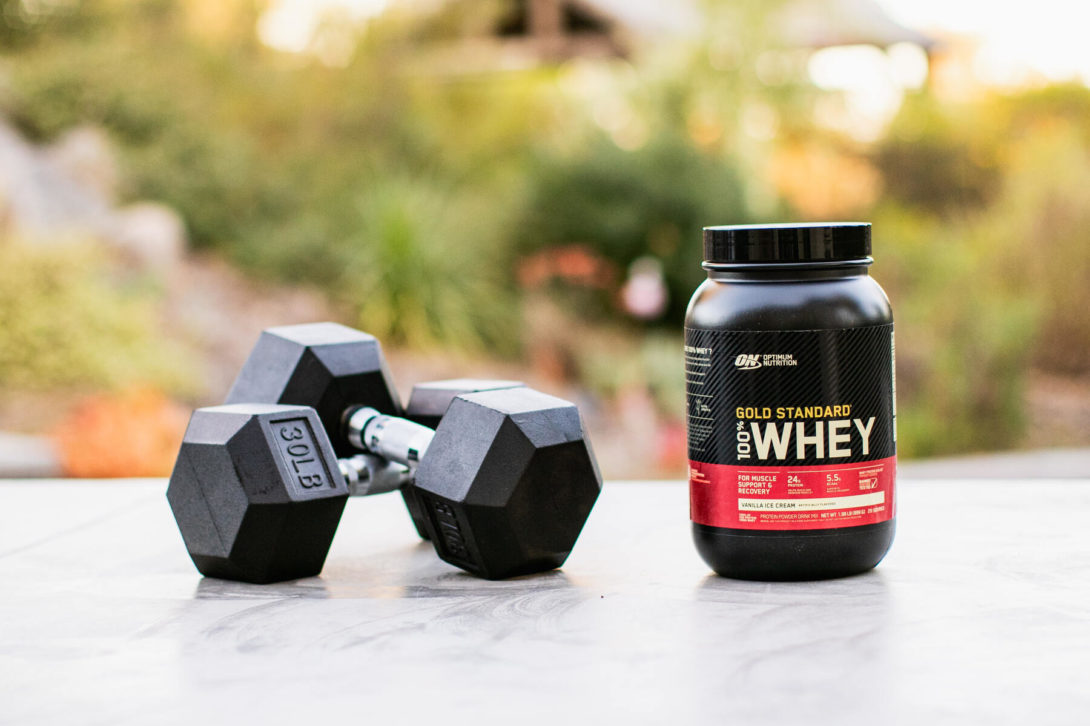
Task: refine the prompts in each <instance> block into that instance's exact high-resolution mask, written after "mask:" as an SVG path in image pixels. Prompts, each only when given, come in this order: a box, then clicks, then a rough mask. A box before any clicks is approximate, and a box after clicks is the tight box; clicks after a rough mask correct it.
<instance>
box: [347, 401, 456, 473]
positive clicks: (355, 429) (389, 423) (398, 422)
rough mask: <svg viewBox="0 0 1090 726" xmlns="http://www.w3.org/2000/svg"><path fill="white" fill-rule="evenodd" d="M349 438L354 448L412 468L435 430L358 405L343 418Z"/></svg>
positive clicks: (422, 453) (418, 462) (416, 463)
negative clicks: (358, 406)
mask: <svg viewBox="0 0 1090 726" xmlns="http://www.w3.org/2000/svg"><path fill="white" fill-rule="evenodd" d="M345 427H346V429H347V431H346V432H345V433H346V436H347V438H348V442H349V443H350V444H352V446H354V447H356V448H357V449H362V450H363V451H366V452H369V453H371V454H374V455H376V456H380V457H382V458H383V459H385V460H387V461H389V462H396V463H398V464H401V465H402V466H405V467H408V468H409V470H410V472H411V471H415V470H416V467H417V466H418V465H419V464H420V460H421V459H423V458H424V453H425V452H426V451H427V450H428V445H429V444H431V440H432V438H433V437H434V436H435V432H434V431H433V430H431V429H429V428H428V427H427V426H421V425H420V424H418V423H413V422H412V421H409V420H408V419H404V418H398V417H396V416H387V415H386V414H382V413H379V412H378V411H376V410H375V409H373V408H367V407H363V408H357V409H356V410H355V411H353V412H352V413H351V414H349V416H348V419H347V421H346V422H345Z"/></svg>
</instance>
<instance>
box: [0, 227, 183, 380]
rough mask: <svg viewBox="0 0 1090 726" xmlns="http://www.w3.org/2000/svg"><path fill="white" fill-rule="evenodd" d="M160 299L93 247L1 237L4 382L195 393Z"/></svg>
mask: <svg viewBox="0 0 1090 726" xmlns="http://www.w3.org/2000/svg"><path fill="white" fill-rule="evenodd" d="M155 302H156V296H155V294H154V291H152V290H151V289H149V288H148V287H146V286H142V285H139V284H134V283H133V282H131V281H126V279H125V277H124V276H123V275H121V274H119V273H118V270H117V269H116V268H115V267H114V266H113V265H112V264H110V262H109V261H108V260H107V259H105V258H104V257H103V256H102V254H101V252H100V251H99V250H98V249H97V248H96V247H93V246H91V245H88V244H80V243H67V244H65V243H55V244H49V245H41V244H37V245H33V246H31V245H28V244H25V243H19V242H16V241H14V240H8V239H0V384H2V385H3V386H4V387H7V388H12V389H24V390H49V389H83V390H91V389H101V388H116V389H121V388H129V387H132V386H134V385H139V384H147V385H154V386H156V387H158V388H160V389H162V390H166V391H171V392H175V393H185V392H189V391H191V390H192V385H191V384H192V381H191V380H190V378H189V376H188V374H187V373H186V372H185V371H187V370H190V369H191V366H187V365H186V363H187V357H186V355H185V354H184V352H182V351H180V350H178V348H177V346H175V345H173V344H171V343H170V342H168V341H166V340H164V336H162V334H161V331H159V330H158V329H157V319H158V318H157V315H156V308H155Z"/></svg>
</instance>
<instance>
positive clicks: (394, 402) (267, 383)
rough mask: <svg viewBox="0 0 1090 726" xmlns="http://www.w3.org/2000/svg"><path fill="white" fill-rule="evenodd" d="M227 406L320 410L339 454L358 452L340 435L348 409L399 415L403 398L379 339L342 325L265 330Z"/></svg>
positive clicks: (234, 387)
mask: <svg viewBox="0 0 1090 726" xmlns="http://www.w3.org/2000/svg"><path fill="white" fill-rule="evenodd" d="M225 403H229V404H230V403H281V404H291V405H298V406H310V407H311V408H313V409H315V410H316V411H317V412H318V417H319V418H320V419H321V421H322V425H323V426H324V427H325V430H326V431H327V432H328V433H329V435H330V440H331V441H332V443H333V450H334V451H335V452H336V453H337V455H338V456H351V455H352V454H353V453H354V450H353V448H352V447H351V446H350V445H349V444H348V442H347V441H344V439H343V437H341V436H339V435H338V433H339V432H340V430H341V426H342V421H341V417H342V416H343V414H344V412H345V409H346V408H347V407H348V406H351V405H354V404H358V405H366V406H372V407H374V408H376V409H378V410H379V411H382V412H383V413H388V414H392V415H394V416H399V415H401V399H400V398H399V396H398V394H397V389H396V388H394V384H393V380H392V378H391V376H390V373H389V370H388V368H387V366H386V360H385V358H384V357H383V355H382V346H381V345H380V344H379V342H378V340H377V339H376V338H374V337H373V336H371V335H368V334H367V333H363V332H360V331H359V330H354V329H352V328H349V327H346V326H344V325H340V324H338V323H308V324H304V325H285V326H281V327H278V328H269V329H267V330H265V331H264V332H263V333H261V337H260V338H258V340H257V344H256V345H254V348H253V350H252V351H250V357H249V358H247V359H246V363H245V364H243V366H242V370H241V371H239V374H238V377H237V378H236V379H235V382H234V385H232V386H231V390H230V391H229V392H228V393H227V400H226V401H225Z"/></svg>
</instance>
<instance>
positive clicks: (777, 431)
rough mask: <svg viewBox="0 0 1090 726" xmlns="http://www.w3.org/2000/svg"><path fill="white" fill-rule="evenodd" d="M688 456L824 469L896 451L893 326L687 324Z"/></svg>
mask: <svg viewBox="0 0 1090 726" xmlns="http://www.w3.org/2000/svg"><path fill="white" fill-rule="evenodd" d="M685 374H686V375H685V378H686V393H687V414H688V428H689V458H690V459H691V460H693V461H699V462H706V463H709V464H729V465H747V464H748V465H754V466H761V465H777V466H778V465H793V466H804V465H819V464H820V465H824V464H847V463H852V462H863V461H872V460H875V459H883V458H886V457H890V456H894V455H895V454H896V437H895V434H894V424H895V420H894V415H895V413H894V401H893V325H892V324H889V325H876V326H871V327H866V328H849V329H846V330H790V331H770V332H724V331H714V330H697V329H692V328H686V330H685Z"/></svg>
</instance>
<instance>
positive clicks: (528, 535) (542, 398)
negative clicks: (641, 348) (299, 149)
mask: <svg viewBox="0 0 1090 726" xmlns="http://www.w3.org/2000/svg"><path fill="white" fill-rule="evenodd" d="M322 327H325V328H326V330H325V331H324V332H323V331H321V330H314V329H315V328H322ZM332 328H334V329H339V330H331V329H330V326H329V325H328V324H323V325H319V326H293V329H284V328H282V329H278V331H279V332H281V333H282V332H283V331H288V333H289V337H295V338H297V339H307V338H309V340H310V342H309V343H306V344H305V345H304V346H303V348H304V351H303V352H302V353H301V354H298V355H296V354H295V353H287V354H286V353H284V351H283V350H282V351H281V355H282V357H286V358H291V357H293V356H294V357H295V358H296V359H297V360H298V361H303V360H306V359H312V358H313V357H314V355H313V354H314V349H315V348H321V347H323V346H326V345H333V346H334V347H336V345H344V341H343V340H342V341H341V343H339V344H338V343H330V341H329V339H330V338H331V337H333V338H337V337H338V336H340V337H341V338H344V337H349V338H350V337H351V336H348V335H347V334H346V333H345V332H344V331H349V332H351V333H354V334H355V335H356V336H363V335H364V334H362V333H358V331H351V330H350V329H347V328H341V326H332ZM300 329H308V330H300ZM331 332H332V333H336V335H330V333H331ZM267 334H268V333H266V335H267ZM274 334H276V333H274ZM264 337H265V336H264V335H263V338H264ZM365 337H366V338H369V339H370V336H365ZM370 340H372V341H373V339H370ZM357 342H358V341H357ZM376 348H377V346H376ZM261 349H262V345H261V343H260V342H259V344H258V347H257V348H255V351H254V354H252V355H251V359H250V361H248V362H247V365H246V367H244V369H243V372H242V374H240V380H241V379H242V378H243V377H244V376H246V375H248V374H247V369H251V362H253V361H254V358H255V355H257V354H258V353H259V352H260V351H261ZM341 352H343V351H341ZM321 353H322V351H319V354H321ZM324 353H325V354H327V355H328V354H329V353H330V351H329V350H326V351H324ZM318 357H321V355H319V356H318ZM348 357H349V358H350V357H351V356H348ZM259 358H260V359H261V360H263V361H264V363H263V366H264V367H265V369H266V370H273V369H277V367H278V366H277V363H276V359H277V356H270V355H267V354H265V353H262V355H261V356H259ZM331 358H332V359H337V358H338V355H335V354H334V355H332V356H331ZM296 367H299V366H296ZM303 367H306V368H313V362H310V363H305V364H304V365H303ZM358 367H359V366H358V365H355V366H353V365H349V366H348V367H347V368H346V370H350V371H351V370H352V369H353V368H358ZM365 367H369V368H371V369H374V368H376V367H377V368H378V369H379V370H380V372H383V373H384V370H383V369H384V366H383V365H382V361H381V351H379V352H378V355H377V356H374V357H373V358H372V360H371V362H369V363H368V364H367V365H366V366H365ZM327 368H328V367H327ZM311 372H313V371H311ZM357 373H358V371H355V372H354V373H350V374H349V375H347V378H348V379H349V380H351V379H354V378H355V379H357V380H358V376H357V375H356V374H357ZM338 376H339V374H338V373H337V372H336V371H332V372H331V373H330V375H329V376H327V378H330V379H331V380H336V379H337V378H338ZM273 377H276V376H273ZM319 377H321V376H319ZM280 378H281V379H282V380H283V381H290V379H291V378H292V376H290V375H289V376H287V378H285V377H284V376H283V375H280ZM385 378H386V380H387V381H388V376H385ZM344 388H345V387H344V386H339V385H332V386H329V385H327V386H318V387H317V388H313V387H312V390H311V394H309V395H314V391H316V390H319V389H321V390H325V391H326V393H325V394H323V395H320V396H319V398H321V399H322V402H323V404H325V405H326V407H327V409H329V410H328V411H327V417H326V420H333V421H335V424H334V425H335V428H334V434H335V435H334V437H333V440H334V441H338V440H339V441H340V442H341V443H342V444H345V446H343V447H342V450H344V449H348V451H347V453H352V451H354V450H356V449H357V447H359V446H362V447H363V448H364V449H367V450H370V451H373V452H377V453H384V454H385V455H386V458H380V457H376V456H373V455H365V456H359V455H356V456H352V457H345V458H342V459H341V460H338V459H337V458H336V455H337V452H336V446H335V445H334V444H333V443H332V442H331V441H330V437H329V436H328V435H327V433H326V430H325V426H324V424H325V423H326V421H325V420H323V418H322V416H321V415H320V412H319V411H315V410H312V409H310V408H306V407H302V406H283V405H281V406H277V405H270V404H269V403H264V404H262V403H256V404H255V403H241V404H234V405H227V406H219V407H212V408H207V409H200V410H198V411H197V412H195V413H194V415H193V418H192V420H191V421H190V426H189V429H188V430H187V432H186V436H185V440H184V442H183V444H182V449H181V452H180V454H179V457H178V462H177V464H176V466H175V470H174V473H173V474H172V476H171V482H170V487H169V489H168V498H169V500H170V503H171V507H172V509H173V511H174V515H175V518H176V520H177V522H178V526H179V528H180V529H181V531H182V535H183V538H184V539H185V542H186V547H187V549H188V550H189V553H190V555H191V557H192V558H193V561H194V563H195V564H196V565H197V569H198V570H200V571H201V572H202V573H203V574H205V575H208V576H214V577H223V578H227V579H236V580H246V581H250V582H276V581H280V580H287V579H294V578H298V577H307V576H311V575H316V574H318V572H320V570H321V568H322V565H323V563H324V561H325V557H326V554H327V553H328V550H329V546H330V544H331V542H332V539H333V534H334V532H335V531H336V527H337V523H338V522H339V520H340V516H341V513H342V511H343V508H344V503H345V500H346V498H347V497H348V496H349V494H350V493H357V494H371V493H378V492H380V491H389V490H391V489H393V488H397V487H399V486H401V487H405V488H407V489H408V490H409V492H410V493H411V495H412V496H411V497H410V498H411V499H412V500H414V501H416V502H418V503H419V504H420V505H421V512H422V515H423V524H424V526H425V528H426V530H427V533H428V534H429V535H430V536H431V539H432V541H433V544H434V546H435V548H436V551H437V553H438V554H439V556H440V557H442V558H443V559H444V560H446V561H447V562H450V563H451V564H454V565H456V566H458V567H461V568H462V569H465V570H466V571H468V572H470V573H472V574H475V575H478V576H481V577H487V578H490V579H499V578H505V577H512V576H515V575H521V574H528V573H532V572H540V571H543V570H548V569H553V568H555V567H559V566H560V565H562V564H563V562H564V560H565V559H566V558H567V555H568V553H569V552H570V550H571V548H572V546H573V545H574V543H575V540H576V539H577V537H578V535H579V532H580V531H581V530H582V527H583V524H584V522H585V521H586V518H587V516H588V515H589V513H590V510H591V508H592V507H593V505H594V502H595V500H596V499H597V496H598V493H599V491H600V489H601V477H600V475H599V473H598V469H597V464H596V462H595V460H594V456H593V453H592V452H591V450H590V446H589V443H588V442H587V441H586V438H585V435H584V432H583V426H582V421H581V420H580V417H579V413H578V410H577V409H576V408H575V406H574V405H572V404H570V403H568V402H566V401H563V400H561V399H558V398H554V397H552V396H547V395H545V394H542V393H539V392H537V391H533V390H531V389H528V388H512V389H506V390H488V391H483V392H480V393H472V394H466V395H462V396H458V397H456V398H454V399H453V402H452V403H451V404H450V408H449V409H448V410H447V412H446V414H445V415H444V416H443V417H442V420H441V422H440V424H439V428H438V430H437V431H435V432H434V433H433V432H431V431H430V430H428V429H426V428H424V427H421V426H418V425H416V424H413V423H412V422H409V421H407V420H403V419H399V418H396V417H391V416H388V415H386V414H384V413H380V412H379V411H378V410H377V409H373V408H372V407H371V406H370V405H367V404H370V403H371V402H373V401H374V399H375V398H376V396H375V395H373V394H371V395H370V396H364V398H365V400H363V401H358V400H357V401H356V402H355V404H351V403H346V402H345V401H344V400H341V399H339V395H340V392H342V389H344ZM238 389H239V385H238V382H236V386H235V388H234V389H233V390H232V394H231V395H230V396H229V399H228V400H229V401H230V400H231V398H232V397H233V396H234V394H235V391H236V390H238ZM329 389H335V390H336V391H337V393H334V394H330V393H329ZM251 390H252V389H251ZM372 390H374V386H372ZM348 395H349V397H350V398H351V397H355V395H354V394H351V393H350V394H348ZM377 398H382V396H381V395H379V396H377ZM329 399H333V400H329ZM393 400H394V401H396V399H393ZM360 404H363V405H360ZM386 405H387V406H390V405H391V404H390V402H389V401H387V402H386ZM394 405H396V404H394ZM338 408H339V409H340V411H341V413H340V414H339V415H337V416H332V414H331V412H332V410H333V409H338ZM354 445H355V446H354ZM350 482H352V484H351V486H350V484H349V483H350Z"/></svg>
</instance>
